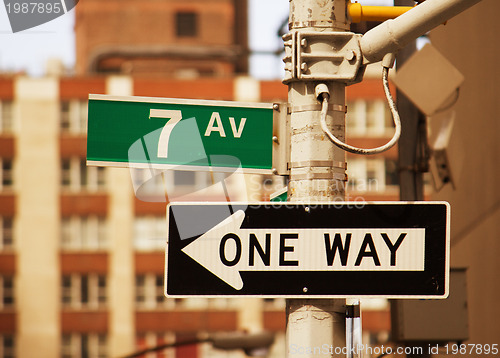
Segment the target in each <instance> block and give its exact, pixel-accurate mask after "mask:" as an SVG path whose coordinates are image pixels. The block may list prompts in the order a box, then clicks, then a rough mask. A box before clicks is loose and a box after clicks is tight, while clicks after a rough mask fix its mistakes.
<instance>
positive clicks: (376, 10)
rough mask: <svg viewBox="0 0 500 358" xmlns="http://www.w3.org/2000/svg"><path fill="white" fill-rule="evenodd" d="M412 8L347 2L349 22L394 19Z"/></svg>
mask: <svg viewBox="0 0 500 358" xmlns="http://www.w3.org/2000/svg"><path fill="white" fill-rule="evenodd" d="M411 9H413V7H411V6H362V5H361V4H358V3H349V16H350V17H351V22H353V23H358V22H361V21H385V20H389V19H394V18H396V17H398V16H399V15H402V14H404V13H405V12H407V11H408V10H411Z"/></svg>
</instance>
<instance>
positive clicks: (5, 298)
mask: <svg viewBox="0 0 500 358" xmlns="http://www.w3.org/2000/svg"><path fill="white" fill-rule="evenodd" d="M0 297H1V298H2V300H1V301H0V309H9V308H12V307H14V304H15V299H14V278H13V277H12V276H0Z"/></svg>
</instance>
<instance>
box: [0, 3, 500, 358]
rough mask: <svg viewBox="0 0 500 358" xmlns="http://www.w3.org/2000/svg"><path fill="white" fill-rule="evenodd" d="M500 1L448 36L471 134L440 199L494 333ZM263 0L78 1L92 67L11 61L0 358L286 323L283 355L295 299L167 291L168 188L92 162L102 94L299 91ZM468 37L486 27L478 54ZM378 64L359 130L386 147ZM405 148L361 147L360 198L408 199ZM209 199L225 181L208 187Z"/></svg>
mask: <svg viewBox="0 0 500 358" xmlns="http://www.w3.org/2000/svg"><path fill="white" fill-rule="evenodd" d="M499 7H500V4H497V3H496V2H495V0H485V1H483V3H481V4H479V5H478V6H476V7H474V8H473V9H471V10H469V11H468V12H467V13H465V14H463V15H460V16H459V17H457V18H456V19H453V20H450V21H449V23H448V25H447V26H446V27H445V28H440V29H439V30H437V31H435V32H434V35H433V36H432V41H433V43H434V44H435V46H437V47H438V48H439V49H440V50H442V51H443V53H444V54H445V55H446V56H447V57H448V58H449V59H450V60H451V61H452V62H453V63H454V64H455V65H456V66H457V67H459V69H460V71H461V72H462V73H464V74H465V76H466V79H467V80H466V83H465V85H464V88H463V90H461V97H460V99H459V101H458V102H457V120H456V122H457V123H458V124H457V125H458V127H459V128H460V130H461V131H462V132H464V135H465V136H466V137H467V140H468V143H469V144H470V145H469V148H468V150H467V159H466V162H467V166H468V168H469V169H468V171H467V173H469V175H466V174H464V173H465V172H464V173H462V175H463V177H464V180H463V181H462V183H463V184H460V186H459V187H458V189H457V190H456V191H452V190H451V188H450V187H449V186H447V187H445V188H444V189H443V190H442V191H441V192H440V193H439V194H437V195H435V196H432V197H436V198H439V199H444V200H450V201H451V204H452V211H453V212H452V215H453V216H452V217H453V221H452V229H453V231H452V264H454V265H458V266H464V267H469V270H468V275H469V276H468V278H469V282H468V284H469V289H468V294H469V297H470V304H469V310H470V317H471V318H470V338H471V342H473V343H490V344H493V343H496V342H495V339H496V337H498V332H500V327H499V326H498V324H499V323H498V320H495V317H498V316H499V314H495V312H498V307H497V306H496V302H495V297H497V295H498V293H499V290H500V287H499V285H498V280H497V279H496V278H495V277H496V276H495V275H497V274H498V273H499V272H500V269H499V267H498V260H496V255H497V254H498V253H499V252H500V248H499V243H498V240H496V237H497V236H498V234H499V232H498V224H496V223H497V222H498V220H495V219H496V218H498V215H499V214H498V197H499V194H498V187H497V185H496V182H497V181H498V178H499V176H498V165H497V164H498V154H499V153H500V151H499V150H498V140H497V138H496V137H497V133H498V132H499V131H498V120H496V117H495V115H496V113H498V101H496V100H495V99H494V98H493V97H494V95H495V93H497V92H498V91H497V90H498V86H499V85H498V81H495V76H494V75H493V74H494V73H496V72H495V63H494V58H495V56H488V55H487V53H489V52H490V51H491V53H494V52H495V51H496V49H495V48H493V47H492V45H491V44H493V43H494V39H495V35H496V32H495V30H494V28H497V27H498V25H495V24H496V23H497V22H495V21H494V19H493V18H492V17H493V16H494V15H493V14H495V13H496V12H495V11H491V9H493V8H495V9H498V10H500V9H499ZM246 9H247V3H246V1H244V0H234V1H233V0H210V1H206V0H203V1H201V0H200V1H175V0H170V1H158V0H147V1H144V0H141V1H139V0H127V1H106V2H102V1H97V0H86V1H82V2H80V3H79V4H78V6H77V7H76V8H75V11H76V23H75V35H76V40H77V45H76V49H77V50H76V52H77V53H76V68H75V73H76V75H75V76H72V77H67V76H64V75H61V72H60V71H59V66H57V65H56V66H52V69H51V71H50V75H49V76H45V77H41V78H30V77H26V76H0V164H1V165H0V174H1V181H0V357H23V358H24V357H26V358H31V357H59V356H60V357H75V358H85V357H116V356H120V355H124V354H127V353H131V352H133V351H135V350H138V349H141V348H145V347H148V346H154V345H156V344H161V343H164V342H174V341H176V340H183V339H190V338H192V337H194V336H196V335H197V334H200V333H206V332H220V331H238V330H248V331H260V330H269V331H273V332H276V333H277V344H275V345H274V346H273V348H272V350H271V352H270V356H271V357H283V356H284V354H285V344H284V329H285V312H284V308H285V307H284V299H274V300H272V299H265V300H263V299H255V298H241V299H227V298H218V299H199V298H188V299H175V300H174V299H166V298H165V297H164V296H163V275H164V245H165V240H166V220H165V204H166V203H165V202H161V201H160V202H152V201H147V200H148V199H145V198H147V197H148V195H144V196H143V197H142V199H143V200H140V199H139V198H138V197H137V196H135V195H134V190H133V185H132V180H131V174H130V172H129V170H127V169H117V168H97V167H87V166H86V164H85V157H86V122H87V99H88V94H89V93H95V94H112V95H127V96H128V95H136V96H154V97H177V98H193V99H212V100H236V101H247V102H248V101H258V102H286V101H287V88H286V86H284V85H283V84H281V81H280V80H279V79H277V80H268V81H259V80H255V79H253V78H251V77H249V76H248V44H247V11H246ZM485 16H486V17H489V18H488V19H484V17H485ZM486 20H488V21H486ZM464 24H467V26H464ZM463 38H469V39H470V41H468V44H470V45H471V48H470V50H468V51H467V52H466V55H464V51H463V47H462V44H463V41H462V40H461V39H463ZM485 51H486V52H485ZM485 53H486V54H485ZM478 54H484V56H482V57H481V59H480V60H479V59H478V57H477V56H478ZM478 62H479V63H480V65H478ZM472 64H474V66H472ZM58 73H59V75H58ZM379 77H380V74H379V72H378V71H375V74H374V75H373V76H372V75H371V72H370V73H368V74H367V76H366V79H365V80H364V81H363V82H362V83H360V84H357V85H354V86H350V87H348V89H347V104H348V108H349V110H348V114H347V117H348V118H347V121H348V122H347V123H348V128H347V133H348V137H349V138H348V141H349V142H350V143H352V144H353V145H357V146H364V147H374V146H377V145H380V144H382V143H385V142H386V141H387V140H388V139H389V138H390V137H391V136H392V124H391V120H390V113H389V110H388V107H387V105H386V102H385V99H384V94H383V90H382V85H381V80H380V78H379ZM485 88H486V89H488V91H487V92H488V96H489V97H488V96H486V97H485V96H484V95H485V93H484V92H485V91H484V89H485ZM495 128H496V130H495ZM396 162H397V149H392V150H390V151H388V152H386V153H384V154H383V155H378V156H374V157H359V156H350V155H349V156H348V165H349V167H348V174H349V182H348V193H347V199H349V200H356V199H358V198H362V199H364V200H397V199H398V198H399V191H398V187H397V180H398V179H397V178H398V172H397V165H396ZM471 173H474V175H472V174H471ZM476 175H477V177H476ZM478 178H481V180H480V182H481V185H479V184H478V180H479V179H478ZM158 180H159V182H158V183H153V185H152V186H151V187H149V188H146V189H147V190H150V192H149V193H150V194H151V200H153V199H152V198H158V197H161V196H162V195H164V194H162V193H163V192H164V190H165V189H166V191H167V196H168V197H170V198H172V197H178V196H182V195H184V194H189V193H193V192H197V191H199V190H201V189H204V188H207V187H209V186H210V185H211V184H212V183H213V182H212V181H211V180H212V179H211V178H210V177H209V176H207V175H205V174H203V173H195V172H180V171H176V172H170V173H168V174H166V175H165V176H164V177H163V178H162V177H161V176H159V177H158ZM462 185H463V186H462ZM282 186H283V181H282V179H281V178H273V177H271V176H250V177H247V178H245V180H244V181H243V183H242V182H241V181H235V182H232V183H230V184H229V189H230V190H233V191H235V192H237V193H238V195H240V197H241V198H242V199H245V198H246V199H248V200H269V197H270V195H271V193H273V192H274V191H276V190H278V189H280V188H281V187H282ZM159 193H160V194H159ZM146 194H148V192H146ZM429 196H430V191H429ZM145 200H146V201H145ZM199 200H214V196H212V195H211V193H210V191H208V192H205V193H204V194H200V195H199ZM358 200H359V199H358ZM479 243H480V244H479ZM486 258H489V259H486ZM363 330H364V332H365V333H364V335H365V339H366V342H368V343H370V344H374V345H375V344H377V343H380V342H386V340H387V339H388V336H389V331H390V312H389V308H388V305H387V302H386V301H385V300H376V301H371V302H366V305H365V310H364V311H363ZM229 354H230V355H231V356H237V355H241V356H242V355H243V353H242V352H237V351H236V352H231V353H227V352H223V351H218V350H214V349H212V348H211V347H210V345H208V344H201V345H193V346H186V347H179V348H177V349H170V350H168V351H166V352H161V353H151V354H149V355H147V357H167V356H168V357H172V358H173V357H178V358H181V357H193V358H194V357H222V356H227V355H229Z"/></svg>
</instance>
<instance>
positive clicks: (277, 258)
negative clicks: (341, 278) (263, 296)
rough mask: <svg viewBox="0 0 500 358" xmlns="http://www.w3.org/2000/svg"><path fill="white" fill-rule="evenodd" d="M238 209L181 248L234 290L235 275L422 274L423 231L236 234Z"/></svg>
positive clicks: (241, 216)
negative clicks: (304, 272) (292, 272)
mask: <svg viewBox="0 0 500 358" xmlns="http://www.w3.org/2000/svg"><path fill="white" fill-rule="evenodd" d="M244 218H245V213H244V212H243V211H242V210H239V211H237V212H235V213H234V214H233V215H231V216H230V217H228V218H227V219H225V220H223V221H222V222H220V223H219V224H217V225H216V226H214V227H213V228H212V229H210V230H209V231H207V232H206V233H205V234H203V235H201V236H200V237H199V238H198V239H196V240H195V241H193V242H192V243H190V244H189V245H187V246H186V247H185V248H183V249H182V251H183V252H184V253H186V254H187V255H188V256H189V257H191V258H192V259H193V260H195V261H196V262H198V263H199V264H200V265H202V266H203V267H205V268H206V269H207V270H208V271H210V272H212V273H213V274H214V275H215V276H217V277H219V278H220V279H221V280H223V281H224V282H226V283H227V284H228V285H230V286H232V287H234V288H235V289H237V290H241V289H242V288H243V280H242V278H241V275H240V271H423V270H424V260H425V257H424V254H425V229H423V228H418V229H415V228H387V229H380V228H374V229H372V228H363V229H360V228H356V229H346V228H343V229H334V228H325V229H318V228H314V229H308V228H301V229H297V228H278V229H277V228H272V229H271V228H269V229H266V228H259V229H241V224H242V222H243V220H244Z"/></svg>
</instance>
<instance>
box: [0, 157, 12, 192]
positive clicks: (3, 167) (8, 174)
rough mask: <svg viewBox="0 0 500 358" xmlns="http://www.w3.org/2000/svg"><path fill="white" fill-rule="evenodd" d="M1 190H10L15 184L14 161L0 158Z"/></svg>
mask: <svg viewBox="0 0 500 358" xmlns="http://www.w3.org/2000/svg"><path fill="white" fill-rule="evenodd" d="M0 176H1V178H2V181H1V182H0V189H10V188H12V186H13V184H14V170H13V164H12V159H6V158H0Z"/></svg>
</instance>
